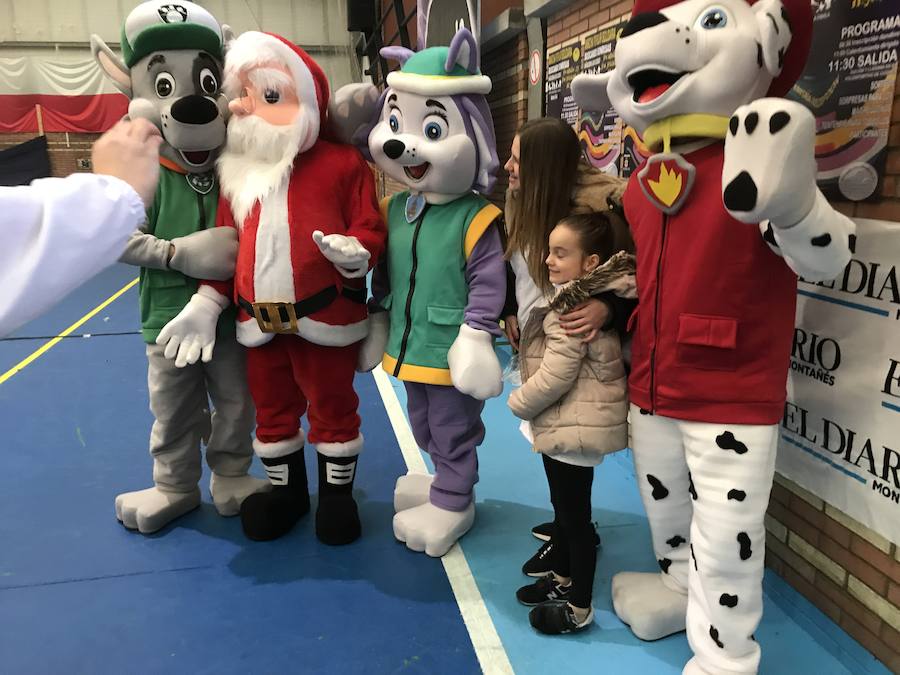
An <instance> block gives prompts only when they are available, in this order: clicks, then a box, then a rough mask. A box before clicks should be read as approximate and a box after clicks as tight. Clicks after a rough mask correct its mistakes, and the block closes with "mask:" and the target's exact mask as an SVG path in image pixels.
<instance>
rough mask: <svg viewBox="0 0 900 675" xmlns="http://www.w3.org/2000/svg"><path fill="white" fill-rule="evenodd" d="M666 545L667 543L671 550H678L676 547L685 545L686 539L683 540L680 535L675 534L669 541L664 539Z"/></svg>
mask: <svg viewBox="0 0 900 675" xmlns="http://www.w3.org/2000/svg"><path fill="white" fill-rule="evenodd" d="M666 543H667V544H668V545H669V546H671V547H672V548H678V547H679V546H681V545H682V544H686V543H687V539H685V538H684V537H682V536H681V535H680V534H676V535H675V536H674V537H672V538H671V539H666Z"/></svg>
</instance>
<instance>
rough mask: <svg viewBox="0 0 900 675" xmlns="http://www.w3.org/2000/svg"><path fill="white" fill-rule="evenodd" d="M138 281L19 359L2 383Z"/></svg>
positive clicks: (0, 378)
mask: <svg viewBox="0 0 900 675" xmlns="http://www.w3.org/2000/svg"><path fill="white" fill-rule="evenodd" d="M137 282H138V280H137V279H134V280H132V281H130V282H128V283H127V284H125V286H123V287H122V288H120V289H119V290H118V291H116V292H115V293H113V294H112V295H111V296H109V297H108V298H107V299H106V300H104V301H103V302H101V303H100V304H99V305H97V306H96V307H94V309H92V310H91V311H90V312H88V313H87V314H85V315H84V316H83V317H81V318H80V319H78V321H76V322H75V323H73V324H72V325H71V326H69V327H68V328H66V329H65V330H64V331H63V332H62V333H60V334H59V335H57V336H56V337H55V338H53V339H52V340H48V341H47V342H45V343H44V344H43V345H42V346H41V347H40V348H39V349H37V350H35V351H34V352H32V353H31V354H29V355H28V356H26V357H25V358H24V359H22V360H21V361H19V362H18V363H17V364H16V365H14V366H13V367H12V368H10V369H9V370H7V371H6V372H5V373H3V374H2V375H0V384H3V383H4V382H6V381H7V380H8V379H10V378H11V377H12V376H13V375H15V374H16V373H19V372H21V371H22V370H24V369H25V368H26V367H27V366H28V365H29V364H31V363H33V362H34V361H37V360H38V359H39V358H41V357H42V356H43V355H44V354H45V353H47V352H48V351H50V350H51V349H53V348H54V347H55V346H56V345H57V344H58V343H59V342H61V341H62V339H63V338H64V337H66V336H67V335H69V334H70V333H72V332H73V331H75V330H77V329H78V328H79V327H80V326H81V325H83V324H85V323H87V322H88V321H89V320H90V319H92V318H93V317H94V316H96V315H97V314H98V313H100V312H102V311H103V310H104V309H105V308H106V307H108V306H109V305H111V304H112V303H114V302H115V301H116V300H118V299H119V297H120V296H121V295H123V294H124V293H126V292H128V291H129V290H130V289H131V288H132V287H133V286H134V285H135V284H137Z"/></svg>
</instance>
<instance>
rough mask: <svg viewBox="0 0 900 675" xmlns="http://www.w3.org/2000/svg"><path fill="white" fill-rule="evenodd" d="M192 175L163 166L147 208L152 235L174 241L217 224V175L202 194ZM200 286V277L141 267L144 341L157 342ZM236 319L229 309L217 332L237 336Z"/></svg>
mask: <svg viewBox="0 0 900 675" xmlns="http://www.w3.org/2000/svg"><path fill="white" fill-rule="evenodd" d="M211 175H214V174H211ZM188 176H189V174H188V175H185V174H181V173H178V172H177V171H172V170H171V169H168V168H166V167H164V166H160V167H159V187H158V188H157V190H156V198H155V199H154V200H153V206H151V207H150V209H149V210H148V211H147V233H148V234H152V235H153V236H155V237H157V238H159V239H165V240H166V241H171V240H172V239H175V238H177V237H183V236H186V235H188V234H193V233H194V232H198V231H200V230H203V229H206V228H207V227H215V225H216V206H217V205H218V203H219V184H218V182H217V181H215V179H214V178H213V184H212V188H211V189H210V190H209V192H207V193H206V194H201V193H200V192H197V191H196V190H194V189H193V188H192V187H191V186H190V184H189V183H188ZM195 180H196V179H195ZM197 286H198V281H197V279H192V278H190V277H187V276H185V275H184V274H182V273H181V272H176V271H175V270H169V269H166V270H157V269H150V268H149V267H142V268H141V282H140V299H141V334H142V335H143V337H144V342H146V343H148V344H153V343H154V342H156V338H157V336H158V335H159V332H160V331H161V330H162V328H163V326H165V325H166V324H167V323H169V321H171V320H172V319H174V318H175V316H176V315H177V314H178V313H179V312H180V311H181V310H182V309H184V306H185V305H186V304H187V303H188V300H190V299H191V296H192V295H193V294H194V293H195V292H196V290H197ZM234 322H235V310H234V309H233V308H229V309H226V310H225V311H224V312H222V316H221V317H220V318H219V324H218V326H217V329H216V333H217V335H219V336H222V337H228V336H229V335H234V332H235V324H234Z"/></svg>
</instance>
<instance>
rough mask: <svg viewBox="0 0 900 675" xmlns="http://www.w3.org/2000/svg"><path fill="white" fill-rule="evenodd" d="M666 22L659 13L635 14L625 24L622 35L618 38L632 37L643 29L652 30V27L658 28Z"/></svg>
mask: <svg viewBox="0 0 900 675" xmlns="http://www.w3.org/2000/svg"><path fill="white" fill-rule="evenodd" d="M666 21H668V19H667V18H666V17H664V16H663V15H662V14H660V13H659V12H646V13H642V14H635V15H634V16H633V17H631V20H630V21H629V22H628V23H626V24H625V28H623V29H622V34H621V35H620V36H619V37H620V38H625V37H628V36H629V35H634V34H635V33H637V32H639V31H642V30H644V29H645V28H653V26H658V25H659V24H661V23H665V22H666Z"/></svg>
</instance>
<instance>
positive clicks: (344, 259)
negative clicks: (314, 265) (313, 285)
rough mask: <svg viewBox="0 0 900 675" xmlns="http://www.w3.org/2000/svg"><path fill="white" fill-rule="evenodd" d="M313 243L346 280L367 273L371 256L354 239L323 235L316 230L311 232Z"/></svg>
mask: <svg viewBox="0 0 900 675" xmlns="http://www.w3.org/2000/svg"><path fill="white" fill-rule="evenodd" d="M313 241H314V242H316V246H318V247H319V250H320V251H321V252H322V255H324V256H325V257H326V258H327V259H328V260H330V261H331V262H332V263H333V264H334V266H335V267H337V270H338V272H340V273H341V274H342V275H344V276H345V277H347V278H348V279H358V278H360V277H364V276H366V274H367V273H368V271H369V258H370V257H371V254H370V253H369V252H368V251H367V250H366V247H365V246H363V245H362V244H360V243H359V239H357V238H356V237H348V236H346V235H343V234H324V233H323V232H322V231H321V230H316V231H315V232H313Z"/></svg>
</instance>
